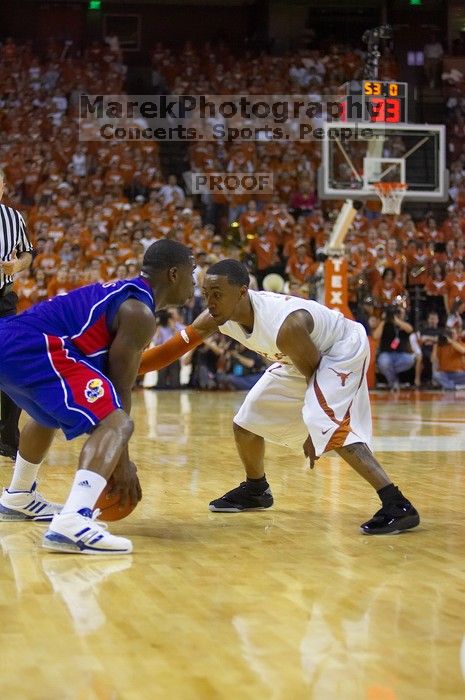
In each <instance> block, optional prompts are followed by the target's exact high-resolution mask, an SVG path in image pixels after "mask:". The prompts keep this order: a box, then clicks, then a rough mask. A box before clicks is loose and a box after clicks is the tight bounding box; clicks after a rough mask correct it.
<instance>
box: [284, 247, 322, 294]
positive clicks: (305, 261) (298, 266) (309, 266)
mask: <svg viewBox="0 0 465 700" xmlns="http://www.w3.org/2000/svg"><path fill="white" fill-rule="evenodd" d="M317 266H318V265H317V264H316V263H315V261H314V260H313V258H311V257H310V255H309V254H308V248H307V244H306V242H305V241H304V240H300V241H297V243H296V245H295V252H294V254H293V255H291V257H290V258H289V260H288V261H287V265H286V274H287V275H288V277H289V282H291V283H296V284H299V285H302V284H304V283H305V282H307V281H308V278H309V277H311V276H312V275H313V274H314V272H315V270H316V268H317Z"/></svg>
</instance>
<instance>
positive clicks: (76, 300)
mask: <svg viewBox="0 0 465 700" xmlns="http://www.w3.org/2000/svg"><path fill="white" fill-rule="evenodd" d="M192 273H193V258H192V256H191V253H190V251H189V249H188V248H187V247H186V246H184V245H182V244H181V243H178V242H176V241H170V240H160V241H157V242H155V243H153V244H152V245H151V246H150V247H149V248H148V249H147V251H146V253H145V255H144V259H143V266H142V272H141V274H140V277H138V278H135V279H130V280H122V281H117V282H108V283H106V284H93V285H89V286H87V287H82V288H81V289H77V290H75V291H73V292H70V293H69V294H64V295H61V296H58V297H55V298H54V299H51V300H50V301H46V302H43V303H42V304H38V305H37V306H35V307H32V308H31V309H29V310H28V311H25V312H24V313H22V314H20V315H19V316H12V317H10V318H5V319H0V346H1V347H2V362H1V365H0V388H1V389H2V391H5V392H6V393H7V394H8V395H9V396H10V397H11V398H12V399H13V400H14V401H15V402H16V403H17V404H18V406H20V407H21V408H22V409H23V410H24V411H26V412H27V413H28V415H29V416H30V420H29V421H28V422H27V423H26V424H25V426H24V428H23V430H22V432H21V436H20V443H19V451H18V457H17V460H16V464H15V468H14V473H13V478H12V481H11V483H10V485H9V487H8V488H7V489H5V490H4V491H3V494H2V496H1V498H0V520H11V521H24V520H38V521H51V522H50V525H49V529H48V531H47V532H46V533H45V535H44V540H43V546H44V547H45V548H46V549H50V550H54V551H59V552H77V553H82V554H125V553H129V552H131V551H132V543H131V541H130V540H128V539H126V538H123V537H115V536H114V535H111V534H110V533H109V532H108V530H107V529H106V527H105V526H102V525H100V524H99V523H98V522H96V521H95V517H96V513H94V512H93V508H94V506H95V503H96V502H97V499H98V498H99V496H100V494H101V493H102V491H103V489H104V488H105V486H106V484H107V481H108V480H109V478H110V477H112V480H113V483H114V487H113V488H114V491H116V492H117V493H119V494H120V498H121V501H122V502H123V503H125V502H126V501H127V500H129V501H130V502H131V503H133V504H135V503H137V501H138V500H140V498H141V496H142V494H141V489H140V484H139V481H138V478H137V473H136V471H137V470H136V467H135V465H134V464H133V463H132V462H131V460H130V458H129V452H128V442H129V438H130V437H131V434H132V432H133V423H132V420H131V418H130V417H129V414H130V410H131V389H132V387H133V385H134V382H135V379H136V376H137V373H138V369H139V363H140V358H141V354H142V351H143V349H144V348H145V347H146V346H147V345H148V343H149V342H150V340H151V338H152V336H153V334H154V331H155V316H154V313H155V310H160V309H163V308H164V307H166V306H170V305H176V306H177V305H180V304H184V303H185V302H186V301H187V299H188V298H189V297H190V296H191V295H192V293H193V277H192ZM57 429H61V430H62V431H63V433H64V434H65V436H66V438H67V439H68V440H71V439H73V438H75V437H77V436H78V435H82V434H84V433H89V437H88V438H87V441H86V442H85V444H84V446H83V448H82V451H81V454H80V458H79V466H78V470H77V472H76V475H75V479H74V483H73V486H72V488H71V491H70V493H69V496H68V499H67V501H66V503H65V504H64V505H63V506H60V505H57V504H54V503H50V502H48V501H47V500H46V499H45V498H43V497H42V496H41V495H40V494H39V493H38V491H37V488H36V478H37V474H38V471H39V468H40V466H41V464H42V461H43V460H44V458H45V456H46V454H47V452H48V449H49V447H50V445H51V442H52V440H53V436H54V434H55V431H56V430H57Z"/></svg>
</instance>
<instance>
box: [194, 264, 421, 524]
mask: <svg viewBox="0 0 465 700" xmlns="http://www.w3.org/2000/svg"><path fill="white" fill-rule="evenodd" d="M248 281H249V276H248V272H247V269H246V267H245V266H244V265H242V264H241V263H239V262H237V261H235V260H222V261H220V262H218V263H216V264H214V265H212V266H211V267H210V268H209V269H208V270H207V274H206V277H205V281H204V289H203V291H204V295H205V298H206V302H207V306H208V310H206V311H204V312H203V313H202V314H201V315H200V316H199V317H198V318H197V319H196V320H195V321H194V323H193V327H194V328H195V329H196V331H197V332H198V333H199V334H200V335H201V336H202V337H206V336H207V335H210V334H211V333H213V332H215V331H218V330H219V331H220V332H221V333H224V334H226V335H228V336H230V337H231V338H234V339H235V340H238V341H239V342H240V343H242V344H243V345H245V346H246V347H247V348H249V349H250V350H254V351H255V352H257V353H260V354H261V355H263V356H264V357H266V358H267V359H268V360H271V361H273V362H274V364H272V365H271V367H269V368H268V370H267V371H266V373H265V374H264V376H263V377H262V378H261V379H260V380H259V381H258V382H257V384H255V386H254V387H253V388H252V389H251V390H250V391H249V393H248V394H247V396H246V398H245V401H244V403H243V404H242V406H241V407H240V409H239V411H238V413H237V414H236V416H235V417H234V423H233V427H234V437H235V440H236V445H237V450H238V452H239V456H240V458H241V460H242V463H243V465H244V468H245V471H246V477H247V478H246V481H244V482H243V483H241V484H240V486H238V487H237V488H235V489H233V490H232V491H228V493H226V494H224V496H222V497H221V498H218V499H216V500H214V501H212V502H211V503H210V510H212V511H215V512H239V511H243V510H254V509H260V508H269V507H270V506H271V505H272V504H273V496H272V494H271V490H270V488H269V485H268V482H267V480H266V476H265V470H264V454H265V447H264V441H265V440H269V441H270V442H275V443H278V444H281V445H285V446H287V447H289V448H291V449H302V445H303V449H304V452H305V455H306V456H307V457H308V458H309V459H310V466H311V467H312V468H313V466H314V463H315V460H317V459H318V458H319V457H320V456H321V455H322V454H323V453H325V452H328V451H330V450H333V449H334V450H336V451H337V453H338V454H339V455H340V456H341V457H342V458H343V459H344V460H345V461H346V462H347V463H348V464H350V466H351V467H353V468H354V469H355V471H356V472H357V473H358V474H360V476H362V477H363V478H364V479H365V480H366V481H368V483H369V484H370V485H371V486H373V488H375V489H376V491H377V492H378V495H379V497H380V499H381V503H382V508H381V510H379V511H378V512H377V513H376V514H375V515H374V517H373V518H371V519H370V520H368V521H367V522H366V523H364V524H363V525H362V526H361V531H362V532H363V533H365V534H369V535H376V534H388V533H395V532H400V531H401V530H407V529H410V528H413V527H416V526H417V525H418V524H419V522H420V518H419V515H418V513H417V511H416V510H415V508H414V507H413V506H412V505H411V503H410V502H409V501H408V500H407V498H405V496H404V495H403V494H402V493H401V491H400V490H399V489H398V488H397V487H396V486H394V484H393V483H392V481H391V479H390V478H389V477H388V476H387V474H386V473H385V471H384V470H383V468H382V467H381V465H380V464H379V463H378V462H377V460H376V459H375V457H374V456H373V454H372V452H371V450H370V443H371V438H372V427H371V411H370V401H369V396H368V387H367V381H366V371H367V367H368V362H369V345H368V339H367V335H366V332H365V330H364V328H363V326H362V325H361V324H359V323H356V322H354V321H350V320H349V319H346V318H345V317H344V316H343V315H342V314H340V313H339V312H337V311H333V310H330V309H328V308H327V307H325V306H322V305H321V304H318V303H317V302H315V301H308V300H305V299H300V298H298V297H292V296H285V295H281V294H273V293H270V292H254V291H251V290H249V289H248Z"/></svg>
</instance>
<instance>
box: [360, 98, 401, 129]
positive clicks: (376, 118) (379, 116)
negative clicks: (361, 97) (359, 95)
mask: <svg viewBox="0 0 465 700" xmlns="http://www.w3.org/2000/svg"><path fill="white" fill-rule="evenodd" d="M366 108H367V111H368V115H367V116H368V118H369V121H371V122H386V123H387V124H397V123H399V122H400V121H401V104H400V100H399V99H398V98H397V97H371V98H369V99H367V100H366Z"/></svg>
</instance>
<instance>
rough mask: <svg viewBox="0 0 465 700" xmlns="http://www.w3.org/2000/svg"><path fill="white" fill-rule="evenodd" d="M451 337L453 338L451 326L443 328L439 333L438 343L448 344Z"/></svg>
mask: <svg viewBox="0 0 465 700" xmlns="http://www.w3.org/2000/svg"><path fill="white" fill-rule="evenodd" d="M449 338H452V333H451V332H450V330H449V328H441V332H440V334H439V335H438V345H447V343H448V340H449Z"/></svg>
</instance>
